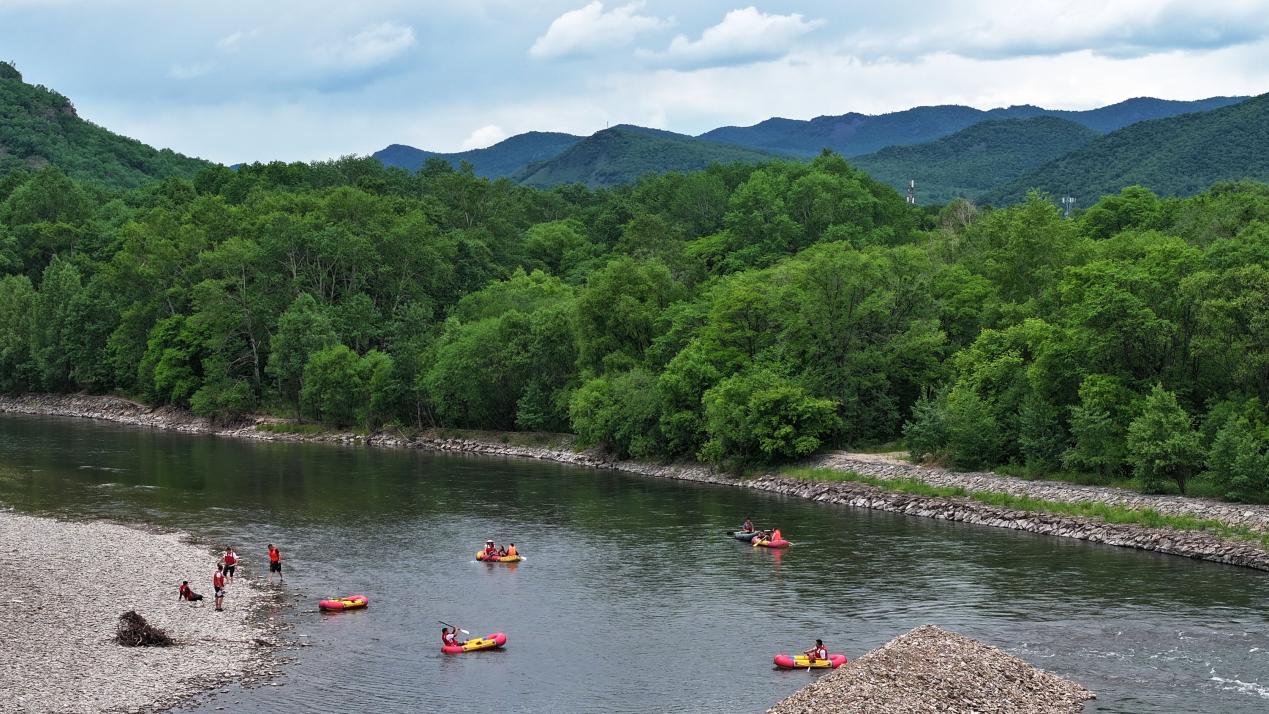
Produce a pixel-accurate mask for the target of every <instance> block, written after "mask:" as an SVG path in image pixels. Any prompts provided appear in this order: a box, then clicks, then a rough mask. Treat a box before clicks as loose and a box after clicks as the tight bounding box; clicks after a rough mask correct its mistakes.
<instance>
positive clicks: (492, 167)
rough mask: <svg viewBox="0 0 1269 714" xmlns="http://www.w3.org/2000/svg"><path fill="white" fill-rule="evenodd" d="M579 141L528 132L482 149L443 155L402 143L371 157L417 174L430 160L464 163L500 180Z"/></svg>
mask: <svg viewBox="0 0 1269 714" xmlns="http://www.w3.org/2000/svg"><path fill="white" fill-rule="evenodd" d="M581 140H582V137H580V136H573V135H572V134H561V133H558V132H550V131H530V132H528V133H525V134H517V135H515V136H513V137H511V138H509V139H504V140H503V141H500V142H498V143H497V144H494V145H493V146H489V147H486V148H484V149H472V150H470V151H460V152H456V153H452V154H443V153H438V152H435V151H424V150H422V149H416V148H414V147H413V146H406V145H404V144H392V145H391V146H388V147H387V148H384V149H381V150H380V151H376V152H375V153H374V154H373V156H374V157H375V158H376V159H379V160H380V161H382V162H383V163H384V164H386V165H388V166H398V167H400V168H403V169H406V170H407V171H418V170H419V168H421V167H422V166H423V164H424V163H425V162H426V161H427V160H428V159H431V158H437V159H444V160H446V161H448V162H450V163H451V164H453V165H454V166H455V167H457V166H458V165H459V164H460V163H461V162H463V161H466V162H467V163H469V164H471V165H472V169H473V170H474V171H475V172H476V174H477V175H478V176H485V177H487V178H502V177H503V176H510V175H511V174H513V173H515V172H516V171H519V170H520V169H523V168H524V167H525V166H527V165H529V164H531V163H535V162H540V161H547V160H549V159H553V158H555V157H556V156H559V155H560V154H561V153H563V152H564V151H565V150H566V149H568V148H569V147H571V146H573V145H574V144H576V143H577V142H579V141H581Z"/></svg>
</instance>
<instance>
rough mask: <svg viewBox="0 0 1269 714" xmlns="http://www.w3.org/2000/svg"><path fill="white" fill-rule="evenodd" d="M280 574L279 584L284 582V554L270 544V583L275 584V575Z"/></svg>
mask: <svg viewBox="0 0 1269 714" xmlns="http://www.w3.org/2000/svg"><path fill="white" fill-rule="evenodd" d="M274 573H277V574H278V582H279V583H280V582H282V553H281V551H279V550H278V549H277V548H274V547H273V544H272V543H270V544H269V582H273V574H274Z"/></svg>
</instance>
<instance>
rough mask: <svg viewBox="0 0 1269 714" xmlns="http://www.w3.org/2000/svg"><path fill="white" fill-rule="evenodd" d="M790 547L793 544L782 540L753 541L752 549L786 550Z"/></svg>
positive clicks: (756, 539)
mask: <svg viewBox="0 0 1269 714" xmlns="http://www.w3.org/2000/svg"><path fill="white" fill-rule="evenodd" d="M791 545H793V544H792V543H790V542H789V541H787V540H785V539H783V538H780V539H779V540H764V539H761V538H754V539H753V547H755V548H788V547H789V546H791Z"/></svg>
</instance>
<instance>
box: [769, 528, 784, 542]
mask: <svg viewBox="0 0 1269 714" xmlns="http://www.w3.org/2000/svg"><path fill="white" fill-rule="evenodd" d="M767 540H769V541H771V542H773V543H774V542H775V541H778V540H784V534H783V533H781V532H780V529H779V528H772V529H771V537H770V538H768V539H767Z"/></svg>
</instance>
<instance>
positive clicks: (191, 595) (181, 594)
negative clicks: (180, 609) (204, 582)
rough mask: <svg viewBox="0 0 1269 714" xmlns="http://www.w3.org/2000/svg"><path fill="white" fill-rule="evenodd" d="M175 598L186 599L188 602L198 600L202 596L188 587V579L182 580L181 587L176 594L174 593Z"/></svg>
mask: <svg viewBox="0 0 1269 714" xmlns="http://www.w3.org/2000/svg"><path fill="white" fill-rule="evenodd" d="M176 599H177V600H188V601H189V602H198V601H200V600H202V599H203V596H202V595H199V594H198V593H196V592H194V591H193V590H192V589H190V586H189V581H188V580H182V581H181V587H180V589H179V590H178V591H177V594H176Z"/></svg>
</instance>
